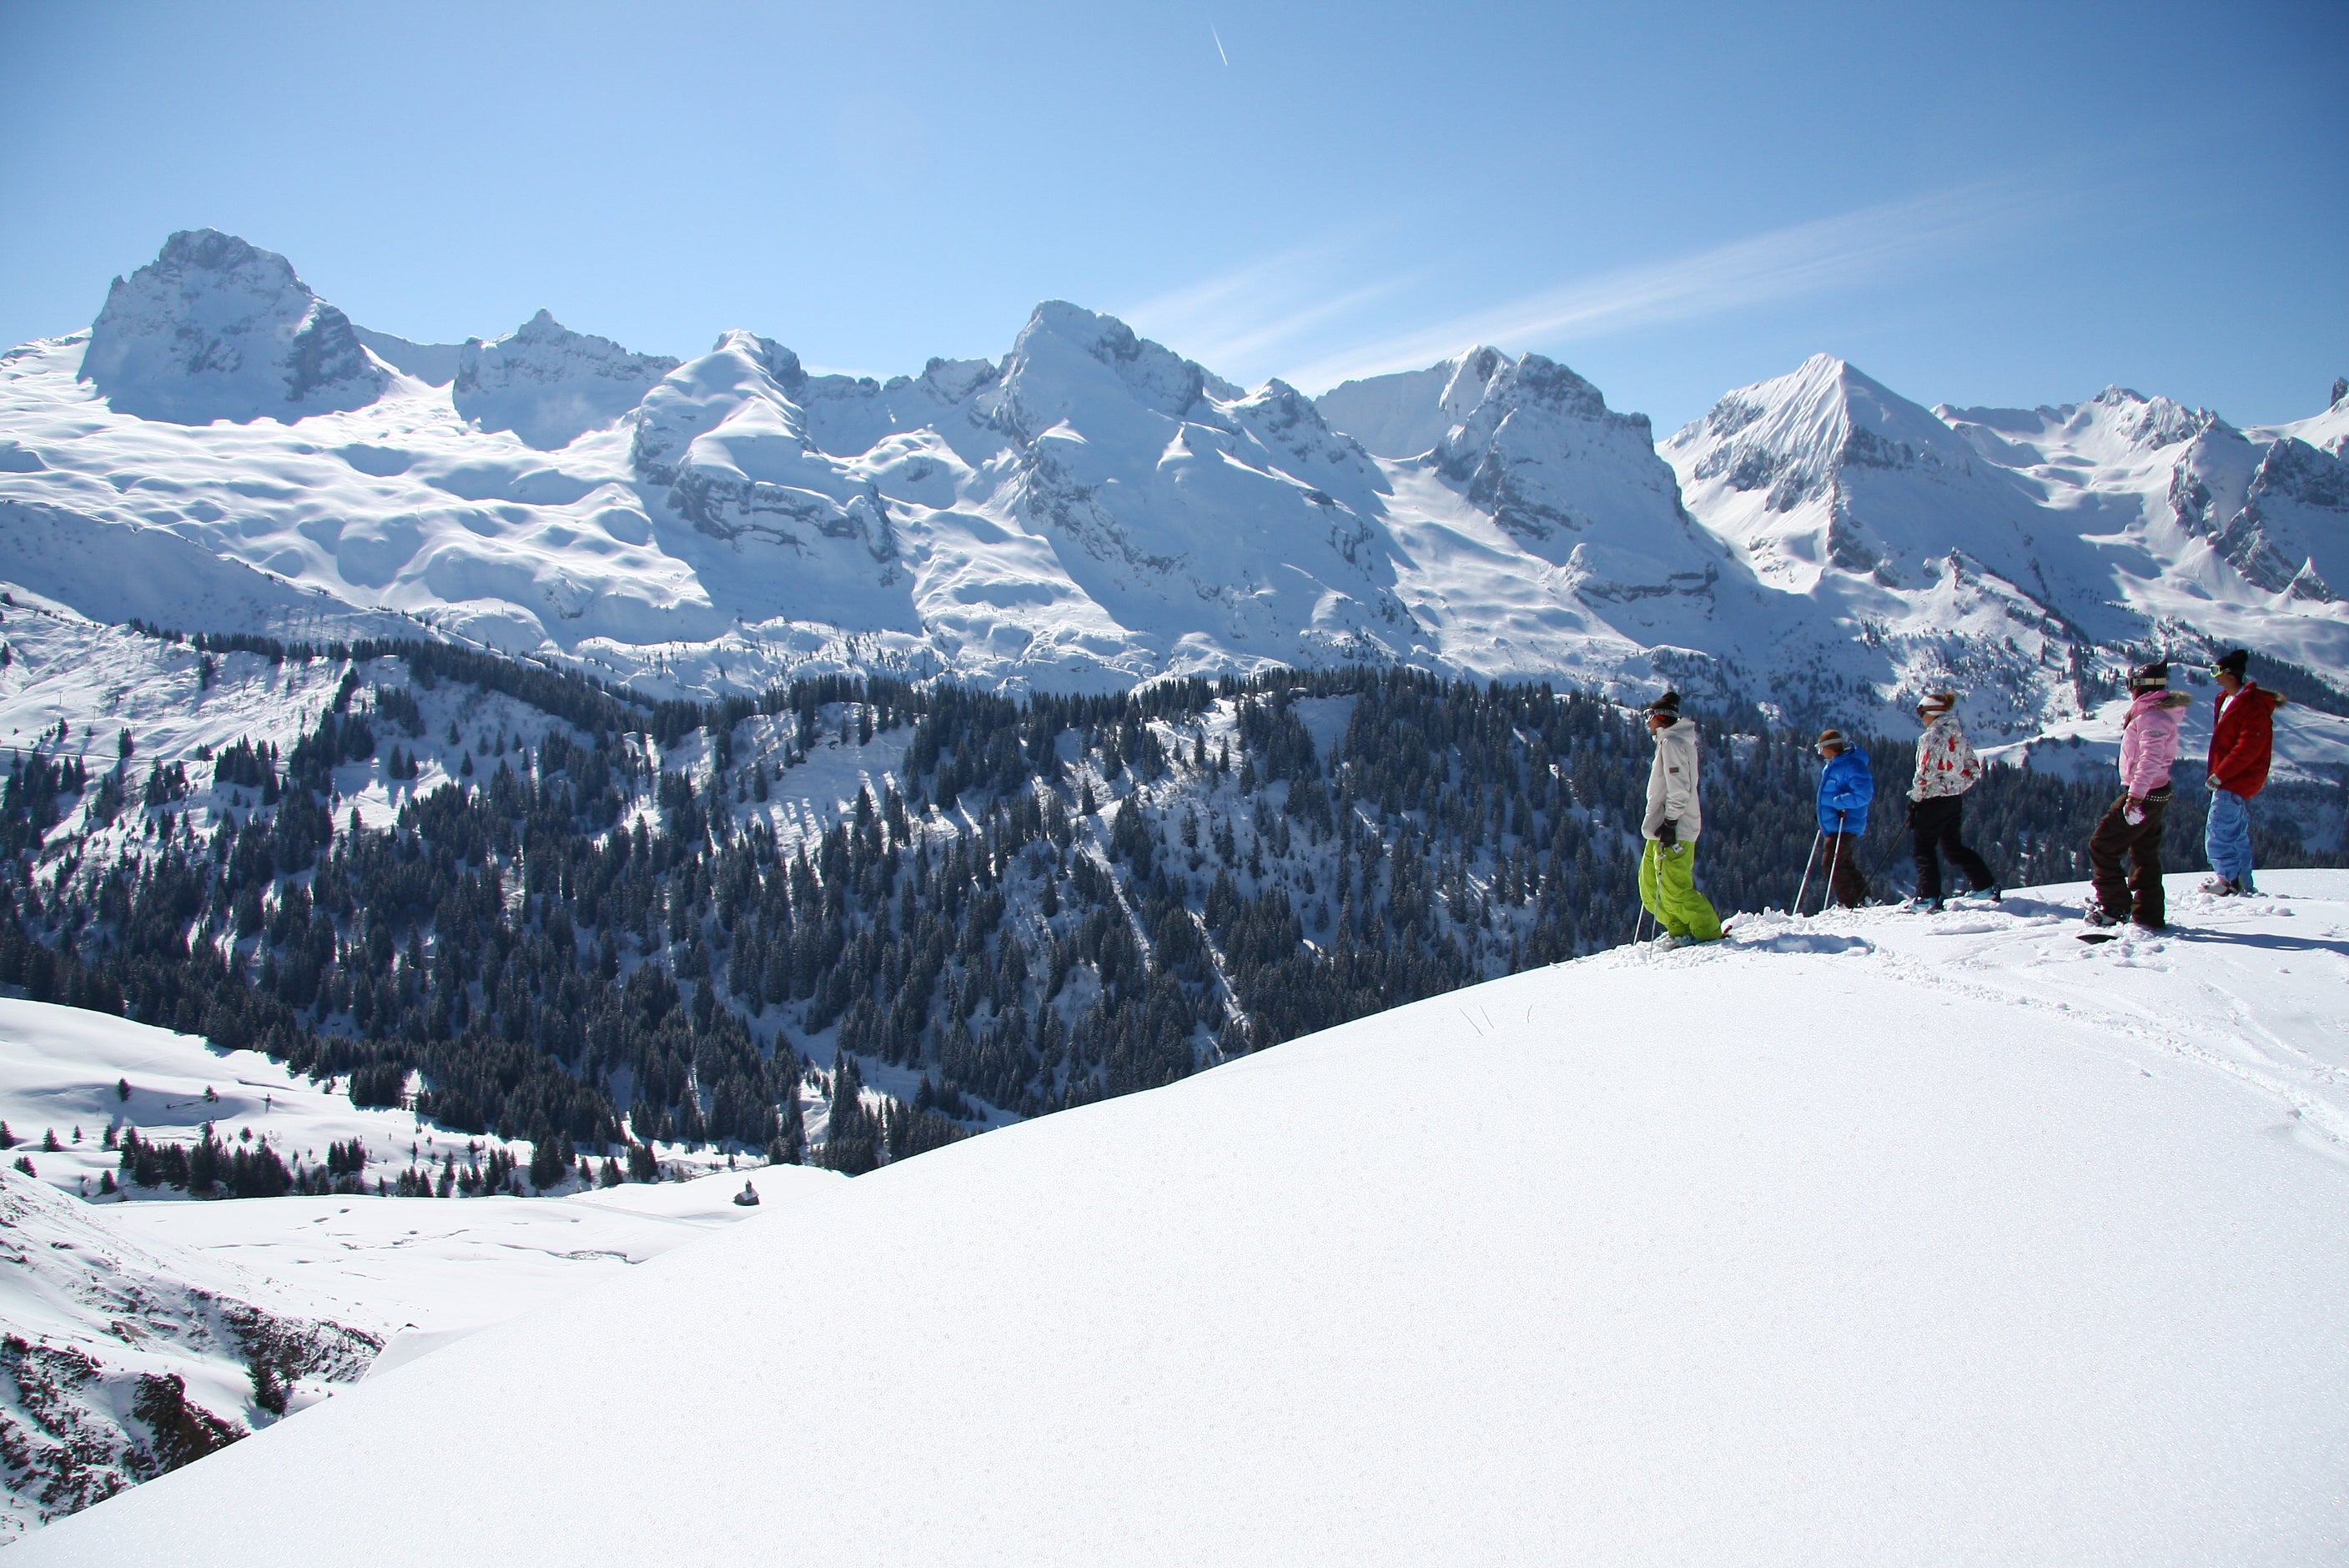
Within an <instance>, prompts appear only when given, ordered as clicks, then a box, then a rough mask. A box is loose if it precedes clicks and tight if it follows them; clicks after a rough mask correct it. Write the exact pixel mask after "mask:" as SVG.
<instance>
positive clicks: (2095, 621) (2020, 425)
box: [1663, 355, 2349, 736]
mask: <svg viewBox="0 0 2349 1568" xmlns="http://www.w3.org/2000/svg"><path fill="white" fill-rule="evenodd" d="M1663 453H1664V455H1665V457H1666V458H1668V459H1670V460H1671V463H1672V466H1673V468H1674V469H1675V470H1676V471H1677V472H1678V474H1679V476H1680V480H1681V483H1682V494H1683V495H1684V496H1685V498H1686V500H1687V504H1688V506H1689V508H1690V510H1691V511H1693V512H1694V513H1695V514H1696V515H1697V516H1698V517H1699V518H1700V519H1702V521H1703V522H1704V523H1705V525H1706V526H1707V527H1708V528H1709V529H1710V530H1711V531H1713V533H1714V534H1716V535H1718V536H1719V537H1721V538H1723V540H1725V541H1726V542H1729V543H1730V544H1731V545H1732V546H1733V548H1734V549H1735V550H1736V551H1737V552H1738V554H1739V556H1740V558H1741V560H1743V561H1744V562H1746V563H1747V564H1748V565H1749V566H1750V567H1751V569H1752V570H1753V572H1754V574H1755V575H1756V576H1757V577H1758V578H1759V579H1760V580H1761V581H1762V582H1763V583H1766V584H1768V585H1770V586H1772V587H1774V588H1775V589H1777V590H1779V591H1781V592H1782V593H1785V594H1786V595H1788V596H1789V597H1793V598H1797V599H1801V600H1803V601H1805V602H1806V603H1809V604H1810V605H1812V606H1813V607H1815V608H1816V609H1817V610H1820V611H1823V612H1825V613H1826V614H1828V615H1830V616H1831V617H1832V618H1833V619H1834V620H1835V621H1836V623H1837V624H1839V625H1841V626H1844V627H1846V628H1847V629H1848V631H1849V632H1850V633H1851V634H1853V635H1854V636H1855V637H1856V638H1857V639H1858V641H1859V642H1860V643H1861V645H1863V646H1864V647H1865V649H1866V650H1867V651H1866V652H1865V653H1863V654H1860V655H1857V657H1856V658H1855V659H1847V660H1846V661H1844V667H1843V668H1842V669H1840V670H1837V671H1835V672H1834V674H1835V675H1836V676H1839V677H1841V678H1845V679H1849V678H1851V677H1853V676H1857V677H1858V678H1859V679H1861V680H1864V681H1865V682H1866V683H1867V685H1868V687H1869V688H1871V689H1872V691H1873V692H1874V693H1875V694H1876V695H1878V696H1880V697H1882V698H1884V699H1887V700H1886V702H1885V707H1886V708H1887V709H1892V708H1897V707H1899V706H1901V705H1902V704H1904V703H1905V702H1907V701H1909V700H1910V699H1912V698H1913V697H1914V696H1915V695H1916V693H1918V692H1919V691H1921V690H1923V689H1925V688H1927V687H1929V686H1936V685H1954V686H1958V687H1959V688H1960V689H1961V690H1965V691H1967V692H1969V693H1970V694H1971V697H1972V701H1971V705H1970V711H1971V713H1972V714H1973V715H1974V717H1975V718H1976V721H1977V722H1978V723H1984V724H1986V725H1987V726H1988V727H1990V728H1992V730H1994V731H2000V732H2003V733H2005V734H2009V735H2016V736H2020V735H2023V734H2026V733H2029V732H2031V731H2033V730H2035V729H2040V728H2044V727H2050V726H2054V725H2061V724H2064V723H2067V722H2070V721H2071V720H2073V719H2075V718H2076V717H2079V716H2080V715H2082V714H2084V713H2085V712H2086V711H2088V710H2089V709H2091V708H2092V707H2094V706H2095V703H2096V702H2097V700H2098V699H2099V698H2100V697H2101V696H2104V695H2106V691H2107V690H2108V688H2109V684H2110V676H2111V674H2112V673H2113V672H2114V671H2116V669H2117V667H2118V666H2119V665H2120V664H2122V663H2124V662H2126V661H2127V659H2129V658H2131V657H2135V656H2143V655H2146V654H2150V653H2152V652H2155V651H2163V652H2172V653H2177V654H2179V655H2184V656H2189V657H2194V656H2207V655H2209V654H2210V653H2213V652H2215V651H2216V649H2217V646H2218V645H2232V644H2244V645H2250V646H2252V647H2254V648H2257V649H2259V650H2260V651H2261V653H2263V654H2266V655H2271V656H2274V657H2279V658H2282V659H2284V660H2288V661H2290V662H2292V663H2294V664H2297V665H2302V666H2303V667H2304V668H2307V669H2311V670H2314V671H2317V672H2321V673H2323V675H2324V676H2327V677H2328V678H2329V679H2330V680H2331V681H2332V682H2333V684H2334V685H2335V686H2342V685H2344V684H2349V683H2344V671H2349V611H2344V609H2343V608H2342V607H2341V606H2340V605H2339V604H2338V603H2336V602H2335V601H2334V599H2333V593H2332V591H2331V589H2330V588H2329V587H2328V586H2327V585H2326V582H2325V573H2326V570H2327V568H2326V564H2325V563H2326V562H2329V561H2333V560H2334V559H2335V557H2336V555H2337V553H2338V552H2339V551H2340V549H2341V548H2342V547H2341V544H2340V542H2341V541H2342V540H2343V539H2344V538H2349V467H2344V464H2343V463H2342V461H2341V459H2338V458H2336V457H2334V456H2333V455H2331V454H2329V453H2326V452H2324V451H2322V450H2319V449H2316V448H2314V447H2312V446H2310V445H2309V444H2307V443H2306V442H2305V441H2302V440H2300V439H2298V438H2292V437H2283V436H2279V437H2276V438H2271V439H2264V440H2261V439H2254V438H2251V437H2249V436H2246V435H2245V434H2244V433H2243V432H2241V431H2239V430H2237V429H2235V428H2233V427H2232V426H2230V425H2228V424H2227V423H2226V422H2225V421H2223V420H2221V419H2220V418H2218V417H2217V416H2216V415H2214V414H2211V413H2209V412H2208V411H2207V410H2190V409H2187V408H2184V407H2180V406H2178V404H2176V403H2173V402H2171V401H2169V400H2168V399H2167V398H2159V397H2156V398H2147V397H2140V396H2139V395H2137V394H2136V393H2134V392H2129V391H2127V390H2125V389H2122V388H2119V387H2112V388H2108V389H2106V391H2105V392H2104V393H2102V394H2100V395H2099V396H2098V397H2095V399H2093V400H2092V401H2090V402H2088V403H2086V404H2083V405H2078V406H2068V405H2067V406H2065V407H2060V408H2038V409H2033V410H2016V409H1982V408H1967V409H1957V408H1951V407H1940V408H1937V409H1934V410H1931V411H1928V410H1926V409H1924V408H1922V407H1919V406H1918V405H1916V404H1914V403H1911V402H1909V400H1907V399H1906V398H1903V397H1899V395H1898V394H1896V393H1894V392H1892V391H1890V390H1889V389H1888V388H1887V387H1884V386H1882V385H1881V384H1880V383H1878V382H1877V381H1875V380H1873V379H1871V378H1869V377H1868V376H1866V375H1865V374H1863V373H1862V372H1860V371H1859V370H1857V368H1856V367H1854V366H1850V365H1847V364H1846V363H1844V362H1843V361H1841V360H1838V359H1835V358H1832V357H1830V356H1825V355H1821V356H1815V357H1813V358H1812V359H1810V360H1808V361H1807V362H1806V363H1805V364H1804V365H1803V366H1801V367H1800V368H1799V369H1797V370H1796V371H1795V372H1794V373H1793V374H1791V375H1788V376H1784V377H1777V378H1775V379H1774V380H1770V381H1764V382H1760V383H1757V384H1756V385H1754V386H1752V387H1742V388H1740V389H1738V390H1737V391H1734V392H1732V393H1730V394H1729V395H1728V396H1727V397H1723V399H1722V400H1721V401H1720V402H1719V403H1718V404H1716V405H1715V406H1714V407H1713V410H1712V411H1711V412H1710V413H1708V414H1707V415H1706V416H1705V417H1704V418H1702V419H1701V420H1699V421H1697V422H1695V423H1693V424H1692V425H1690V426H1688V427H1687V428H1683V429H1682V430H1681V431H1679V432H1678V433H1677V434H1675V435H1674V436H1673V437H1672V438H1671V439H1670V440H1669V441H1667V442H1666V443H1665V444H1664V446H1663ZM2344 564H2349V563H2344ZM2340 569H2341V567H2340V566H2337V565H2336V566H2335V567H2333V571H2334V572H2336V573H2337V572H2338V571H2339V570H2340ZM1782 668H1783V666H1782ZM1792 676H1793V672H1791V671H1788V672H1786V677H1787V678H1789V679H1791V678H1792ZM1856 695H1857V694H1856Z"/></svg>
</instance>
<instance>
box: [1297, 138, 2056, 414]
mask: <svg viewBox="0 0 2349 1568" xmlns="http://www.w3.org/2000/svg"><path fill="white" fill-rule="evenodd" d="M2046 201H2047V196H2046V193H2045V192H2044V191H2039V190H2036V189H2033V188H2026V187H2022V186H2018V185H2013V184H1986V185H1977V186H1969V187H1965V188H1961V189H1959V190H1955V191H1939V192H1935V193H1932V194H1930V195H1926V196H1920V197H1914V198H1910V199H1909V200H1907V201H1894V202H1888V203H1885V204H1883V205H1880V206H1875V207H1867V208H1862V209H1860V210H1858V211H1852V212H1846V213H1841V214H1838V215H1837V216H1836V217H1832V218H1823V219H1818V220H1816V221H1814V222H1807V223H1797V224H1795V225H1792V226H1791V227H1788V228H1784V229H1776V230H1773V231H1771V232H1767V233H1764V234H1755V235H1752V236H1750V237H1748V238H1745V239H1742V240H1735V241H1732V242H1729V243H1727V244H1723V245H1717V246H1714V247H1713V248H1712V249H1709V250H1704V251H1699V252H1695V253H1692V254H1688V255H1683V256H1677V257H1673V258H1670V259H1668V260H1664V261H1661V262H1655V263H1645V264H1642V265H1639V266H1631V267H1621V268H1617V269H1614V270H1611V271H1609V272H1604V273H1596V274H1593V275H1591V276H1588V277H1584V278H1578V279H1574V280H1572V281H1570V282H1568V283H1563V284H1557V285H1556V286H1554V287H1551V288H1547V289H1544V290H1541V291H1539V292H1537V293H1534V294H1525V295H1522V296H1520V297H1519V298H1516V299H1514V300H1510V301H1507V302H1506V303H1504V304H1497V305H1494V306H1491V307H1489V308H1486V309H1484V310H1479V311H1473V312H1468V313H1465V314H1462V315H1453V316H1450V317H1447V318H1445V319H1444V320H1441V321H1437V322H1434V323H1431V324H1429V325H1424V326H1417V327H1412V328H1408V329H1405V330H1403V331H1401V332H1394V333H1390V334H1388V335H1384V336H1381V337H1379V338H1376V339H1375V340H1373V341H1371V342H1368V343H1357V344H1354V345H1350V346H1347V347H1345V348H1342V349H1338V350H1335V351H1332V352H1330V353H1327V354H1324V355H1322V356H1319V357H1316V358H1312V359H1309V360H1307V361H1305V362H1303V363H1299V364H1294V365H1292V366H1290V367H1289V368H1288V370H1287V371H1286V372H1284V377H1285V379H1287V380H1288V381H1291V382H1293V383H1295V384H1296V385H1297V386H1299V387H1303V388H1305V389H1307V390H1309V391H1315V392H1318V391H1319V390H1321V389H1323V388H1325V387H1332V386H1335V385H1336V384H1337V383H1339V382H1340V381H1346V380H1350V379H1353V378H1355V377H1363V376H1377V375H1382V374H1384V373H1386V372H1388V371H1392V370H1407V369H1414V368H1417V367H1419V366H1424V365H1429V364H1433V362H1434V361H1436V360H1439V359H1442V358H1444V356H1447V355H1451V354H1454V353H1456V352H1458V351H1459V350H1460V349H1462V348H1464V347H1466V346H1469V345H1471V344H1475V343H1493V344H1497V345H1499V346H1503V347H1506V348H1511V349H1523V348H1529V347H1543V346H1556V345H1559V344H1563V343H1568V342H1572V341H1575V340H1577V339H1582V338H1589V337H1596V336H1599V335H1602V334H1605V333H1609V332H1621V331H1626V330H1629V329H1630V328H1634V327H1641V326H1653V325H1662V324H1666V323H1671V322H1681V321H1690V320H1694V319H1697V318H1700V317H1702V316H1707V315H1718V314H1720V313H1722V312H1724V311H1730V310H1735V309H1738V308H1741V307H1743V306H1746V305H1752V304H1762V303H1764V302H1767V301H1770V300H1775V299H1785V298H1790V297H1793V296H1795V295H1798V294H1813V293H1816V292H1818V291H1821V290H1824V289H1829V288H1835V287H1838V286H1844V285H1848V284H1857V283H1861V282H1864V281H1866V280H1868V279H1870V278H1873V277H1878V276H1880V275H1882V274H1883V273H1886V272H1887V271H1889V270H1890V269H1892V268H1894V267H1896V266H1898V265H1900V264H1902V263H1908V262H1911V261H1914V260H1918V259H1921V258H1925V257H1929V256H1930V255H1932V254H1934V253H1937V252H1942V253H1946V252H1947V251H1949V250H1951V249H1952V248H1954V247H1956V246H1957V245H1959V244H1961V243H1962V242H1970V241H1972V240H1976V239H1978V238H1980V237H1981V236H1982V235H1983V234H1985V233H1987V232H1991V231H1993V230H1996V229H1999V228H2003V227H2006V226H2008V225H2010V224H2013V223H2014V222H2019V221H2020V220H2022V219H2023V218H2024V217H2026V216H2028V215H2029V214H2030V213H2031V212H2033V211H2035V210H2037V209H2039V208H2041V207H2043V206H2044V204H2045V202H2046ZM1377 292H1387V290H1386V289H1383V288H1382V289H1381V290H1379V291H1377ZM1332 303H1333V304H1334V303H1335V302H1332Z"/></svg>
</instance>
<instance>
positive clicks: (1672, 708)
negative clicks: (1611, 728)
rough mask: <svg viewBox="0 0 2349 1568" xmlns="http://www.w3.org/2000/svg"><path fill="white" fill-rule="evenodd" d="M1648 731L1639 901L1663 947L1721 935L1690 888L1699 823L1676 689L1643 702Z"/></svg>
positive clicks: (1706, 902) (1692, 731) (1707, 906)
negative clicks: (1651, 756) (1651, 747)
mask: <svg viewBox="0 0 2349 1568" xmlns="http://www.w3.org/2000/svg"><path fill="white" fill-rule="evenodd" d="M1648 733H1649V734H1650V735H1651V736H1653V737H1654V738H1655V742H1656V758H1655V760H1654V761H1653V762H1652V763H1651V764H1650V765H1649V768H1648V812H1647V815H1646V816H1645V817H1644V818H1642V819H1641V820H1640V836H1641V837H1642V838H1644V839H1645V840H1646V841H1647V843H1646V846H1645V847H1644V848H1643V849H1641V851H1640V903H1642V904H1645V905H1646V906H1647V910H1648V913H1651V914H1652V915H1654V916H1655V917H1656V923H1657V924H1658V925H1661V926H1662V927H1663V928H1664V943H1665V944H1666V945H1668V946H1671V945H1677V944H1681V943H1683V942H1718V941H1720V940H1721V916H1720V915H1718V914H1716V913H1713V901H1712V900H1710V899H1708V898H1706V897H1705V896H1704V894H1702V893H1701V892H1697V890H1696V839H1697V834H1698V832H1699V831H1701V830H1702V828H1703V826H1704V819H1703V815H1702V812H1701V811H1700V810H1698V807H1697V789H1696V728H1695V727H1694V726H1693V725H1688V724H1683V723H1682V722H1681V694H1680V693H1678V692H1676V691H1668V692H1666V693H1665V694H1664V695H1663V696H1661V697H1658V698H1657V699H1656V700H1655V701H1654V702H1652V703H1650V704H1649V705H1648Z"/></svg>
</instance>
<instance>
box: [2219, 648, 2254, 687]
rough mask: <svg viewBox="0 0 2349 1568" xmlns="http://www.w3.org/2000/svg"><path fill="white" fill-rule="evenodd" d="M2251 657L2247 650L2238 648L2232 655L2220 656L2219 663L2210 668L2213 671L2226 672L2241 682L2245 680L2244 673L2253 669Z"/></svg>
mask: <svg viewBox="0 0 2349 1568" xmlns="http://www.w3.org/2000/svg"><path fill="white" fill-rule="evenodd" d="M2210 667H2211V668H2212V669H2219V670H2224V671H2226V672H2227V673H2228V674H2229V675H2230V676H2234V677H2235V678H2236V679H2237V680H2241V679H2242V678H2243V672H2244V671H2245V670H2247V669H2249V668H2251V655H2250V654H2249V653H2248V652H2246V651H2245V650H2243V649H2241V648H2237V649H2235V650H2234V651H2233V652H2231V653H2225V654H2220V655H2219V662H2218V663H2217V664H2215V665H2211V666H2210Z"/></svg>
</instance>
